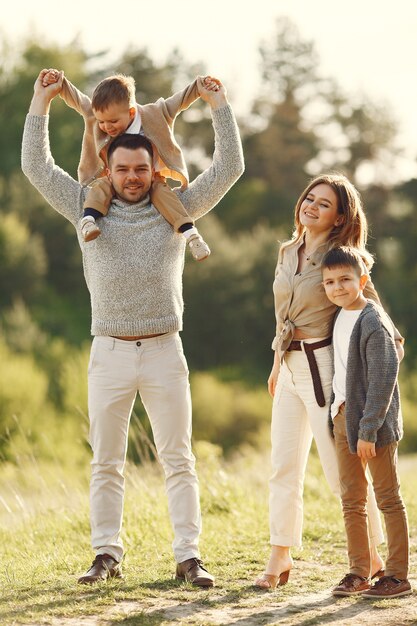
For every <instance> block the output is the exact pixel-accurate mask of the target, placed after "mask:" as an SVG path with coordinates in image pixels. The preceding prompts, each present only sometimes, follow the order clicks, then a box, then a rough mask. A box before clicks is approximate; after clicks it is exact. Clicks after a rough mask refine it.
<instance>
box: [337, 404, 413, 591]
mask: <svg viewBox="0 0 417 626" xmlns="http://www.w3.org/2000/svg"><path fill="white" fill-rule="evenodd" d="M333 432H334V437H335V443H336V454H337V462H338V466H339V480H340V490H341V496H342V506H343V517H344V520H345V529H346V535H347V544H348V556H349V567H350V569H349V571H350V573H352V574H357V575H358V576H363V577H364V578H368V576H369V575H370V573H371V572H370V568H371V562H370V554H369V540H368V530H367V517H366V495H367V485H368V483H367V479H366V476H365V465H364V464H363V463H362V460H361V459H360V458H359V457H358V455H357V454H352V453H351V451H350V450H349V445H348V441H347V435H346V419H345V410H344V406H343V407H341V408H340V409H339V413H338V414H337V415H336V417H335V418H334V431H333ZM397 450H398V443H397V442H394V443H391V444H389V445H387V446H383V447H381V448H377V449H376V456H375V457H373V458H371V459H368V465H369V470H370V472H371V476H372V482H373V486H374V491H375V497H376V501H377V503H378V508H379V510H380V511H382V513H383V515H384V521H385V528H386V531H387V541H388V556H387V561H386V565H385V576H394V577H395V578H399V579H400V580H403V579H405V578H407V575H408V557H409V552H408V551H409V547H408V523H407V513H406V510H405V506H404V502H403V500H402V498H401V494H400V482H399V479H398V473H397Z"/></svg>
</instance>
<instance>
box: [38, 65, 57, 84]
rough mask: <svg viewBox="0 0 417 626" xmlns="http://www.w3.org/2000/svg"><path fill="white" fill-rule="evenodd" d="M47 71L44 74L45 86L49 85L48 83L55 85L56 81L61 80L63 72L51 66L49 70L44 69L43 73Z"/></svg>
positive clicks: (43, 82) (43, 81)
mask: <svg viewBox="0 0 417 626" xmlns="http://www.w3.org/2000/svg"><path fill="white" fill-rule="evenodd" d="M45 71H46V73H45V74H43V77H42V85H43V86H44V87H47V86H48V85H53V84H54V83H57V82H58V81H59V79H60V76H61V73H62V72H60V71H59V70H56V69H53V68H51V69H49V70H42V72H41V73H43V72H45Z"/></svg>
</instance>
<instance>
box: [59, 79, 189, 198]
mask: <svg viewBox="0 0 417 626" xmlns="http://www.w3.org/2000/svg"><path fill="white" fill-rule="evenodd" d="M199 80H201V79H195V80H194V81H193V82H192V83H190V84H189V85H187V87H185V89H183V90H182V91H178V92H177V93H175V94H174V95H172V96H170V97H169V98H166V99H165V98H159V99H158V100H157V101H156V102H152V103H150V104H144V105H140V104H138V105H137V108H138V111H139V113H140V116H141V120H142V128H143V132H144V134H145V135H146V137H147V138H148V139H149V140H150V141H151V142H152V143H153V145H154V146H155V148H156V150H157V153H158V157H159V159H158V162H159V164H160V167H159V168H158V172H159V173H160V174H161V176H165V177H166V178H172V179H173V180H178V181H179V182H180V183H181V187H182V188H183V189H185V188H186V187H187V185H188V171H187V166H186V164H185V160H184V156H183V154H182V151H181V148H180V147H179V145H178V143H177V142H176V140H175V137H174V133H173V127H174V122H175V118H176V116H177V115H178V113H180V112H181V111H184V110H185V109H188V107H189V106H190V105H191V104H192V103H193V102H194V101H195V100H197V98H199V97H200V94H199V90H198V83H199ZM60 96H61V98H62V99H63V100H64V101H65V102H66V104H67V105H68V106H70V107H71V108H73V109H75V110H76V111H78V113H79V114H80V115H82V116H83V118H84V124H85V128H84V136H83V142H82V147H81V158H80V163H79V165H78V180H79V181H80V183H81V184H82V185H83V186H86V185H90V184H91V183H92V182H93V180H95V179H96V178H100V177H101V176H103V174H104V168H105V165H106V163H105V154H106V153H107V149H108V147H109V144H110V142H111V140H112V138H111V137H110V136H109V135H107V134H106V133H104V132H103V131H102V130H100V128H99V125H98V123H97V120H96V118H95V117H94V114H93V109H92V107H91V100H90V98H89V97H88V96H86V95H85V94H84V93H82V92H81V91H80V90H79V89H77V88H76V87H75V86H74V85H73V84H72V83H71V82H70V81H69V80H68V79H67V78H64V81H63V84H62V91H61V93H60ZM103 158H104V160H103Z"/></svg>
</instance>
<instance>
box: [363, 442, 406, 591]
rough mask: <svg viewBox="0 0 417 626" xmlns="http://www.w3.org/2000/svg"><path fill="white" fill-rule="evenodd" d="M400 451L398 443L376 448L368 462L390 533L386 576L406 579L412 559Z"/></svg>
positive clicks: (386, 526)
mask: <svg viewBox="0 0 417 626" xmlns="http://www.w3.org/2000/svg"><path fill="white" fill-rule="evenodd" d="M397 448H398V444H397V443H392V444H390V445H387V446H384V447H382V448H377V449H376V456H375V457H373V458H372V459H369V460H368V465H369V469H370V471H371V475H372V479H373V483H374V489H375V495H376V499H377V502H378V507H379V509H380V510H381V511H382V513H383V515H384V520H385V528H386V531H387V542H388V557H387V561H386V566H385V576H393V577H395V578H398V579H399V580H405V579H406V578H407V576H408V559H409V545H408V544H409V541H408V521H407V512H406V510H405V506H404V502H403V500H402V498H401V494H400V482H399V479H398V473H397Z"/></svg>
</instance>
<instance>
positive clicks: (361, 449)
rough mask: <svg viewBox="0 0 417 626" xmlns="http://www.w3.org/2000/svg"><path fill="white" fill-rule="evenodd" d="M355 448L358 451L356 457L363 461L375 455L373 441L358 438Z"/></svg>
mask: <svg viewBox="0 0 417 626" xmlns="http://www.w3.org/2000/svg"><path fill="white" fill-rule="evenodd" d="M356 450H357V453H358V457H359V458H360V459H362V460H363V461H367V460H368V459H372V458H373V457H374V456H376V450H375V443H373V442H371V441H364V440H363V439H358V444H357V446H356Z"/></svg>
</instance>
